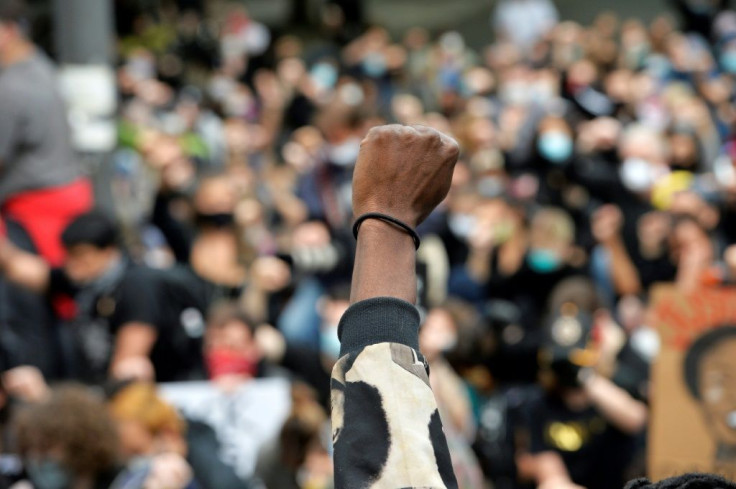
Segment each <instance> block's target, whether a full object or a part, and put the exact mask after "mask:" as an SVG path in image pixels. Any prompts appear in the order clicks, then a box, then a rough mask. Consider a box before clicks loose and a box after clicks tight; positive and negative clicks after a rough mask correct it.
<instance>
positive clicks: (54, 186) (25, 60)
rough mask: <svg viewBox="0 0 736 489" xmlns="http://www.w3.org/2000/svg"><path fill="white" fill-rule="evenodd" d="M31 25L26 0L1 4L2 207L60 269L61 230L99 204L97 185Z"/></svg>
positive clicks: (7, 217)
mask: <svg viewBox="0 0 736 489" xmlns="http://www.w3.org/2000/svg"><path fill="white" fill-rule="evenodd" d="M29 28H30V26H29V25H28V20H27V17H26V16H25V8H24V4H23V2H22V1H21V0H3V1H2V2H1V3H0V66H2V72H0V208H1V211H2V215H3V216H4V217H5V218H6V219H10V220H12V221H13V222H14V223H17V224H19V225H20V226H21V228H22V229H23V231H25V232H26V233H28V234H29V235H30V237H31V240H32V242H33V246H34V248H33V251H35V252H37V253H38V254H40V255H41V256H42V257H44V258H45V259H46V260H47V261H48V262H49V263H50V264H51V265H52V266H58V265H60V264H61V261H62V260H63V258H64V248H63V246H62V244H61V241H60V236H61V233H62V231H63V229H64V227H65V226H66V225H67V223H68V222H69V221H70V220H71V219H73V218H74V217H75V216H77V215H79V214H81V213H83V212H85V211H87V210H89V209H90V208H91V207H92V187H91V184H90V182H89V181H88V180H87V179H86V178H85V177H83V175H82V168H81V165H80V163H79V160H78V159H77V156H76V154H75V153H74V150H73V149H72V146H71V136H70V129H69V124H68V122H67V111H66V106H65V105H64V101H63V99H62V96H61V93H60V91H59V88H58V86H57V80H56V74H55V70H54V67H53V66H52V64H51V62H50V61H49V59H48V58H47V57H46V56H45V55H44V54H43V53H41V52H40V50H38V49H37V48H36V46H34V45H33V43H32V42H31V41H30V40H29V39H28V37H27V36H28V30H29ZM19 232H21V231H19Z"/></svg>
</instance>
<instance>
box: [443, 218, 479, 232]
mask: <svg viewBox="0 0 736 489" xmlns="http://www.w3.org/2000/svg"><path fill="white" fill-rule="evenodd" d="M475 221H476V219H475V216H471V215H470V214H450V216H449V217H448V218H447V225H448V226H449V227H450V231H452V234H454V235H455V236H457V237H458V238H467V237H468V236H470V233H471V232H472V231H473V228H474V227H475Z"/></svg>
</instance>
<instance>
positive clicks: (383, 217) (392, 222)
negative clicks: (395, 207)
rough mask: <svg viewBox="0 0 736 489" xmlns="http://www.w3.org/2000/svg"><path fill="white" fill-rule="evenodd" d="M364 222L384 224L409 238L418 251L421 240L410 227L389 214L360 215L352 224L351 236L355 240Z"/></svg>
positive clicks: (372, 213)
mask: <svg viewBox="0 0 736 489" xmlns="http://www.w3.org/2000/svg"><path fill="white" fill-rule="evenodd" d="M366 221H378V222H379V223H383V224H386V225H388V226H389V227H392V228H394V229H395V230H398V231H401V232H402V233H403V234H405V235H407V236H409V237H410V238H411V240H412V243H414V249H415V250H418V249H419V245H420V244H421V239H420V238H419V235H418V234H417V232H416V230H415V229H414V228H413V227H412V226H410V225H409V224H407V223H405V222H404V221H402V220H400V219H397V218H395V217H393V216H391V215H389V214H383V213H380V212H369V213H366V214H362V215H360V216H358V217H357V218H356V219H355V222H354V224H353V235H354V236H355V239H358V235H359V234H360V228H361V226H362V225H363V224H364V223H365V222H366ZM379 230H380V228H379Z"/></svg>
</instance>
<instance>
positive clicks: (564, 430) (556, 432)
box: [526, 394, 636, 489]
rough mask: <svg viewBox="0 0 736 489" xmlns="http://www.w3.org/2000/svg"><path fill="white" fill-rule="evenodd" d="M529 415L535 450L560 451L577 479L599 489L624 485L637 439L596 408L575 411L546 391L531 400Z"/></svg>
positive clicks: (530, 433) (583, 483)
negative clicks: (611, 421)
mask: <svg viewBox="0 0 736 489" xmlns="http://www.w3.org/2000/svg"><path fill="white" fill-rule="evenodd" d="M526 419H527V428H528V430H529V441H530V451H531V453H541V452H546V451H554V452H557V453H559V454H560V456H561V457H562V459H563V461H564V462H565V466H566V467H567V470H568V472H569V473H570V477H571V478H572V480H573V482H575V483H576V484H580V485H582V486H584V487H595V488H596V489H609V488H610V489H620V488H621V487H623V486H624V484H625V482H626V481H625V475H624V473H625V471H626V468H627V467H628V465H629V464H630V463H631V460H632V458H633V453H634V451H635V448H636V439H635V438H634V437H631V436H629V435H626V434H624V433H622V432H620V431H619V430H617V429H616V428H615V427H613V426H612V425H611V424H609V423H608V422H607V421H606V419H605V418H604V417H603V415H602V414H600V413H599V412H598V411H597V410H596V409H594V408H593V407H590V408H588V409H585V410H583V411H578V412H576V411H572V410H571V409H569V408H568V407H567V406H566V405H565V404H564V403H563V402H562V400H561V399H560V398H559V397H557V396H555V395H552V394H542V395H540V396H538V397H536V398H533V399H531V400H530V402H529V404H528V407H527V410H526Z"/></svg>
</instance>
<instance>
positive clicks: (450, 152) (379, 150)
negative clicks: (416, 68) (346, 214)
mask: <svg viewBox="0 0 736 489" xmlns="http://www.w3.org/2000/svg"><path fill="white" fill-rule="evenodd" d="M458 153H459V150H458V145H457V143H456V142H455V141H454V140H453V139H452V138H450V137H448V136H446V135H444V134H442V133H440V132H438V131H435V130H434V129H431V128H429V127H424V126H401V125H398V124H393V125H388V126H379V127H374V128H373V129H371V130H370V131H369V132H368V135H367V136H366V137H365V139H363V142H362V143H361V145H360V154H359V155H358V161H357V163H356V165H355V172H354V174H353V213H354V214H355V216H356V217H358V216H360V215H362V214H365V213H367V212H381V213H384V214H388V215H390V216H393V217H395V218H397V219H400V220H401V221H403V222H405V223H406V224H408V225H409V226H412V227H416V226H417V225H419V224H420V223H421V222H422V221H424V219H426V218H427V216H428V215H429V213H430V212H432V210H433V209H434V208H435V207H437V205H438V204H439V203H440V202H442V200H443V199H444V198H445V196H446V195H447V192H448V190H449V189H450V181H451V179H452V172H453V169H454V167H455V163H456V162H457V157H458Z"/></svg>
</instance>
